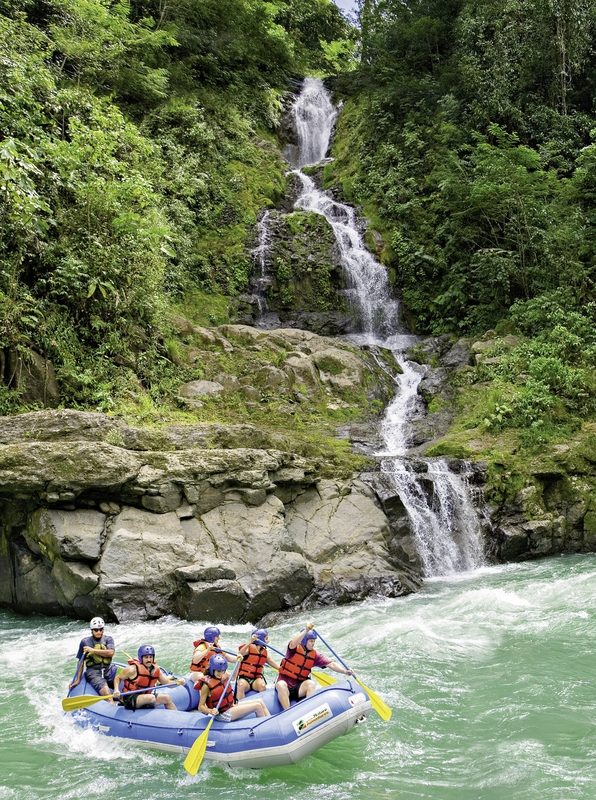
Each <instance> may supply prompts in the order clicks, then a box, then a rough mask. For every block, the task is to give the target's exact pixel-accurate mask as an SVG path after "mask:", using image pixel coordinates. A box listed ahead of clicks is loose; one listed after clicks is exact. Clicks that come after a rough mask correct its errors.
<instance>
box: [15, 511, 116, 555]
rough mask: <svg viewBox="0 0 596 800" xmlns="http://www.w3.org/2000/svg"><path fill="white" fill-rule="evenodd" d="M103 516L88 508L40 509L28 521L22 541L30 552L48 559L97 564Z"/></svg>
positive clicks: (103, 523) (104, 518) (102, 532)
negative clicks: (94, 562)
mask: <svg viewBox="0 0 596 800" xmlns="http://www.w3.org/2000/svg"><path fill="white" fill-rule="evenodd" d="M105 522H106V517H105V515H104V514H102V513H100V512H99V511H93V510H91V509H76V510H75V511H64V510H62V509H47V508H40V509H38V510H37V511H35V512H33V514H32V515H31V516H30V518H29V524H28V526H27V529H26V530H25V539H26V541H27V544H28V545H29V547H30V549H31V550H32V552H34V553H37V554H38V555H42V554H43V555H44V556H46V557H47V558H49V559H50V560H52V561H53V560H54V559H55V558H56V557H59V558H62V559H65V560H67V561H97V560H98V559H99V557H100V553H101V540H102V536H103V534H104V528H105Z"/></svg>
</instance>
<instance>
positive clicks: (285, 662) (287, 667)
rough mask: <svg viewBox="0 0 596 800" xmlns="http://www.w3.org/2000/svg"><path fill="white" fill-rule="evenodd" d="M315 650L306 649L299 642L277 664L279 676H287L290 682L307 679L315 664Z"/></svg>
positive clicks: (300, 681) (283, 677)
mask: <svg viewBox="0 0 596 800" xmlns="http://www.w3.org/2000/svg"><path fill="white" fill-rule="evenodd" d="M316 657H317V652H316V650H306V648H304V647H302V645H301V644H299V645H298V647H296V649H295V650H292V651H291V654H290V655H289V656H287V657H285V658H283V659H282V661H281V664H280V665H279V678H281V680H285V679H286V678H289V679H290V680H291V681H292V682H294V681H297V682H299V683H302V681H305V680H308V678H309V677H310V671H311V670H312V668H313V667H314V665H315V659H316Z"/></svg>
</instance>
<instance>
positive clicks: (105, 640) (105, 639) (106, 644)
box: [77, 636, 116, 666]
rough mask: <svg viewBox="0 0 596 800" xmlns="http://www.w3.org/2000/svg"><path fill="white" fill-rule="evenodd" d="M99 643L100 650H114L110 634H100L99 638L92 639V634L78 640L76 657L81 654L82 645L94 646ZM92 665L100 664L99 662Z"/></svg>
mask: <svg viewBox="0 0 596 800" xmlns="http://www.w3.org/2000/svg"><path fill="white" fill-rule="evenodd" d="M98 644H100V645H101V646H102V650H115V649H116V647H115V646H114V640H113V639H112V637H111V636H102V637H101V639H94V638H93V636H85V638H84V639H81V641H80V642H79V649H78V652H77V659H80V658H81V656H82V655H83V648H84V647H95V646H96V645H98ZM93 666H101V665H100V664H97V665H95V664H94V665H93Z"/></svg>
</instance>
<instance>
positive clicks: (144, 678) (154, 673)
mask: <svg viewBox="0 0 596 800" xmlns="http://www.w3.org/2000/svg"><path fill="white" fill-rule="evenodd" d="M128 663H129V664H131V665H132V666H134V667H136V670H137V674H136V676H135V677H134V678H125V679H124V689H123V691H124V692H134V691H135V689H147V690H148V691H149V689H153V687H154V686H157V681H158V679H159V678H160V677H161V670H160V668H159V667H158V666H157V664H154V665H153V669H151V670H150V669H148V668H147V667H146V666H145V665H144V664H142V663H141V662H140V661H137V659H136V658H133V659H132V660H131V661H129V662H128Z"/></svg>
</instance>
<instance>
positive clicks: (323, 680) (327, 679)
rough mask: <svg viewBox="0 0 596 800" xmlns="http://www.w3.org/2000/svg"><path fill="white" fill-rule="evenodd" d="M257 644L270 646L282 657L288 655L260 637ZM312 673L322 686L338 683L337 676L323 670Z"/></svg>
mask: <svg viewBox="0 0 596 800" xmlns="http://www.w3.org/2000/svg"><path fill="white" fill-rule="evenodd" d="M255 644H260V645H261V647H270V648H271V650H273V652H274V653H277V655H278V656H281V657H282V658H285V657H286V656H285V654H284V653H282V652H281V650H276V649H275V647H273V646H272V645H270V644H267V642H262V641H261V640H260V639H257V641H256V642H255ZM310 674H311V675H312V677H313V678H314V679H315V680H316V681H317V682H318V683H319V685H320V686H333V684H334V683H337V681H336V680H335V678H332V677H331V675H324V674H323V673H322V672H311V673H310Z"/></svg>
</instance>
